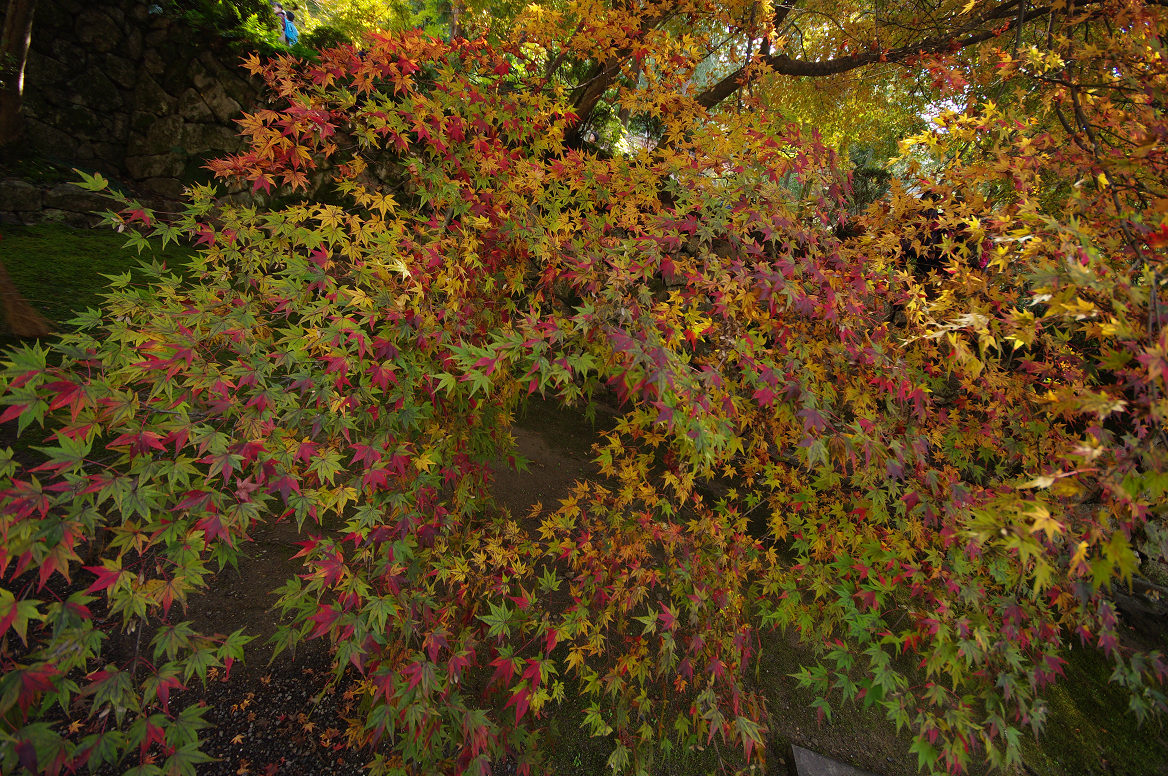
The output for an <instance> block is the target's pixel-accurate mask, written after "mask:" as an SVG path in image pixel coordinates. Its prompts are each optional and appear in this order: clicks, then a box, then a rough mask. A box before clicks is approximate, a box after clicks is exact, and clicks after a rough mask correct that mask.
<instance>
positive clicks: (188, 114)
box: [178, 88, 215, 121]
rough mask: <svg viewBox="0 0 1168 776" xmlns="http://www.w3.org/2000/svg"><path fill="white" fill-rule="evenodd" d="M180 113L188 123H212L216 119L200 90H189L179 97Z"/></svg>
mask: <svg viewBox="0 0 1168 776" xmlns="http://www.w3.org/2000/svg"><path fill="white" fill-rule="evenodd" d="M178 112H179V115H180V116H182V117H183V118H184V119H186V120H187V121H210V120H211V119H213V118H214V117H215V114H214V113H212V112H211V108H210V107H208V106H207V103H206V102H205V101H204V100H203V95H202V94H200V93H199V90H198V89H193V88H192V89H187V90H186V91H185V92H183V93H182V94H180V95H179V97H178Z"/></svg>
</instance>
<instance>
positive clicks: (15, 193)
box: [0, 178, 44, 213]
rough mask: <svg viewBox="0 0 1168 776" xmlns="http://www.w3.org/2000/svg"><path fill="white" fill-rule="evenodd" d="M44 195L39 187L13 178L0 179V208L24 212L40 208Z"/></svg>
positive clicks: (12, 211)
mask: <svg viewBox="0 0 1168 776" xmlns="http://www.w3.org/2000/svg"><path fill="white" fill-rule="evenodd" d="M43 202H44V196H43V195H42V193H41V190H40V188H39V187H37V186H34V185H32V184H31V183H28V182H27V181H22V180H16V179H13V178H10V179H7V180H0V210H4V211H8V212H10V213H26V212H29V211H35V210H40V209H41V207H42V206H43Z"/></svg>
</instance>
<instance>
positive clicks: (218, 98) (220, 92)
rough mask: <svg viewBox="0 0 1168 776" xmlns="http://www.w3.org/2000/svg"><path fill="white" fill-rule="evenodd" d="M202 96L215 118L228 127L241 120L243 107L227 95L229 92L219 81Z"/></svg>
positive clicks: (204, 91)
mask: <svg viewBox="0 0 1168 776" xmlns="http://www.w3.org/2000/svg"><path fill="white" fill-rule="evenodd" d="M202 96H203V102H204V103H206V105H207V107H208V108H210V109H211V112H212V113H213V114H215V118H216V119H217V120H218V121H219V122H221V123H223V124H226V125H227V126H232V125H231V120H232V119H236V118H239V114H240V113H241V112H242V111H243V106H242V105H240V104H239V103H238V102H237V101H236V100H235V99H233V98H232V97H231V96H230V95H228V94H227V90H226V89H224V88H223V84H222V83H221V82H219V81H215V82H214V83H212V84H211V86H210V87H208V88H206V89H203V90H202Z"/></svg>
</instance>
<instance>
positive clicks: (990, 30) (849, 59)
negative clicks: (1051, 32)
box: [697, 0, 1051, 108]
mask: <svg viewBox="0 0 1168 776" xmlns="http://www.w3.org/2000/svg"><path fill="white" fill-rule="evenodd" d="M1050 12H1051V8H1050V6H1042V7H1038V8H1027V7H1026V5H1025V4H1021V6H1020V3H1019V0H1012V1H1011V2H1008V3H1003V4H1001V5H998V6H995V7H994V8H993V9H990V10H989V11H987V12H986V13H984V14H982V15H981V16H979V17H977V18H976V19H973V20H971V21H969V22H967V23H966V24H962V25H960V26H958V27H955V28H954V29H953V30H952V31H951V32H948V33H945V34H940V35H933V36H930V37H927V38H923V39H921V40H918V41H915V42H912V43H906V44H904V45H901V46H898V47H896V48H893V49H889V50H887V51H866V52H863V53H858V54H850V55H848V56H846V57H836V58H834V59H825V60H821V61H811V60H806V59H794V58H792V57H789V56H787V55H786V54H770V55H768V56H764V57H760V61H761V62H763V63H765V64H766V65H767V66H768V67H769V68H770V70H771V71H772V72H775V73H778V74H779V75H789V76H805V77H811V78H817V77H818V78H821V77H824V76H830V75H838V74H840V73H846V72H848V71H851V70H855V69H857V68H861V67H865V66H867V65H871V64H875V63H877V62H894V63H895V62H903V61H905V60H907V59H910V58H911V57H914V56H919V55H921V54H935V53H938V52H942V51H953V50H956V49H962V48H966V47H968V46H974V45H977V44H979V43H983V42H985V41H987V40H990V39H991V38H996V37H998V36H999V35H1001V34H1002V33H1004V32H1005V31H1006V30H1008V29H1010V28H1013V27H1019V26H1020V25H1022V24H1025V23H1026V22H1028V21H1033V20H1034V19H1038V18H1042V17H1045V16H1047V15H1048V14H1050ZM995 22H998V23H1001V22H1007V23H1008V24H1009V26H1008V27H1007V28H1005V29H1003V28H1002V27H1001V25H1000V24H998V25H994V23H995ZM750 77H751V74H750V71H749V67H747V66H744V67H740V68H738V69H737V70H735V71H734V72H733V73H731V74H730V75H728V76H726V77H725V78H723V79H721V80H720V81H718V82H717V83H716V84H714V85H713V86H711V87H710V88H708V89H706V90H705V91H704V92H702V93H701V94H699V95H698V96H697V103H698V104H699V105H701V106H702V107H704V108H713V107H714V106H716V105H718V104H719V103H720V102H722V101H723V100H725V99H726V98H727V97H729V96H730V95H732V94H734V93H735V92H737V91H738V90H739V89H741V88H742V87H743V86H744V85H745V83H746V81H747V80H748V79H749V78H750Z"/></svg>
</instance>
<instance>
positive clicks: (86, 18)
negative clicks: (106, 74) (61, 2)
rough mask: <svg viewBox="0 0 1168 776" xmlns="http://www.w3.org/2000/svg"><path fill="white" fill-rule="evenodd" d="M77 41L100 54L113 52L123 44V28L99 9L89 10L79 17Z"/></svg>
mask: <svg viewBox="0 0 1168 776" xmlns="http://www.w3.org/2000/svg"><path fill="white" fill-rule="evenodd" d="M75 29H76V31H77V32H76V34H77V41H78V42H79V43H80V44H81V45H82V46H84V47H86V48H87V49H89V50H91V51H96V52H99V53H105V52H107V51H113V50H114V49H115V48H117V47H118V46H119V45H120V44H121V42H122V28H121V26H120V25H118V24H117V23H116V22H115V21H114V20H113V19H111V18H110V17H109V16H108V15H106V14H104V13H102V12H101V11H100V10H98V9H97V8H87V9H85V10H83V11H82V12H81V13H80V14H78V15H77V21H76V27H75Z"/></svg>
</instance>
